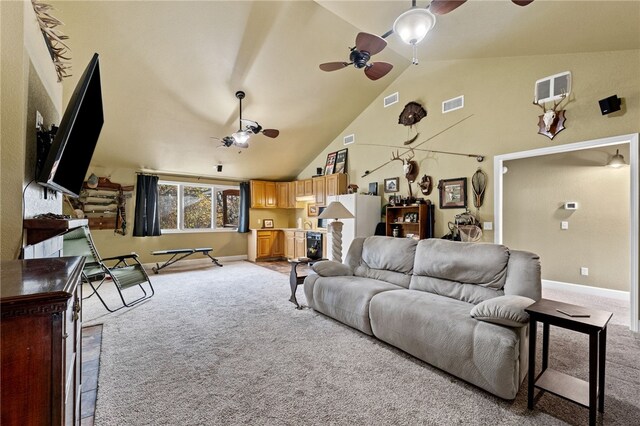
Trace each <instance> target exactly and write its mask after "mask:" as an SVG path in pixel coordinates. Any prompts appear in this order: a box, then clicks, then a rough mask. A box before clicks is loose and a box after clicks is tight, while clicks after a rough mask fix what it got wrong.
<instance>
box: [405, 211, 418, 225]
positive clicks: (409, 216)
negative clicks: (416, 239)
mask: <svg viewBox="0 0 640 426" xmlns="http://www.w3.org/2000/svg"><path fill="white" fill-rule="evenodd" d="M404 221H405V222H408V223H417V222H418V213H416V212H409V213H405V214H404Z"/></svg>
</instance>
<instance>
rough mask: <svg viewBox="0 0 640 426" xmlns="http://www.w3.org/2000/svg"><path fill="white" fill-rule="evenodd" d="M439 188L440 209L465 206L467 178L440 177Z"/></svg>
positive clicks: (462, 207)
mask: <svg viewBox="0 0 640 426" xmlns="http://www.w3.org/2000/svg"><path fill="white" fill-rule="evenodd" d="M438 188H439V189H440V208H441V209H464V208H466V207H467V178H466V177H465V178H456V179H442V180H440V182H439V183H438Z"/></svg>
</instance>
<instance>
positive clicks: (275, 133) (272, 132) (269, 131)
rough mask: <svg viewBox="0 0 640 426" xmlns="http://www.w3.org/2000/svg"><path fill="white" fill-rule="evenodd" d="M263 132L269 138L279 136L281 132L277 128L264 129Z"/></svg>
mask: <svg viewBox="0 0 640 426" xmlns="http://www.w3.org/2000/svg"><path fill="white" fill-rule="evenodd" d="M262 134H263V135H265V136H266V137H269V138H277V137H278V135H279V134H280V130H276V129H264V130H263V131H262Z"/></svg>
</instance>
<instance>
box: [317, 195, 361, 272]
mask: <svg viewBox="0 0 640 426" xmlns="http://www.w3.org/2000/svg"><path fill="white" fill-rule="evenodd" d="M318 218H319V219H334V221H333V222H331V223H330V224H329V227H331V257H332V259H331V260H333V261H335V262H340V263H342V222H340V220H339V219H353V215H352V214H351V212H350V211H349V210H347V208H346V207H345V206H344V205H343V204H342V203H341V202H340V201H332V202H331V203H330V204H329V206H328V207H327V208H326V209H324V211H323V212H322V213H320V216H318Z"/></svg>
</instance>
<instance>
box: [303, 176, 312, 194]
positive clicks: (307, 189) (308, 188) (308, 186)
mask: <svg viewBox="0 0 640 426" xmlns="http://www.w3.org/2000/svg"><path fill="white" fill-rule="evenodd" d="M302 182H303V183H304V196H305V197H309V196H311V195H313V180H312V179H305V180H303V181H302Z"/></svg>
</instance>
